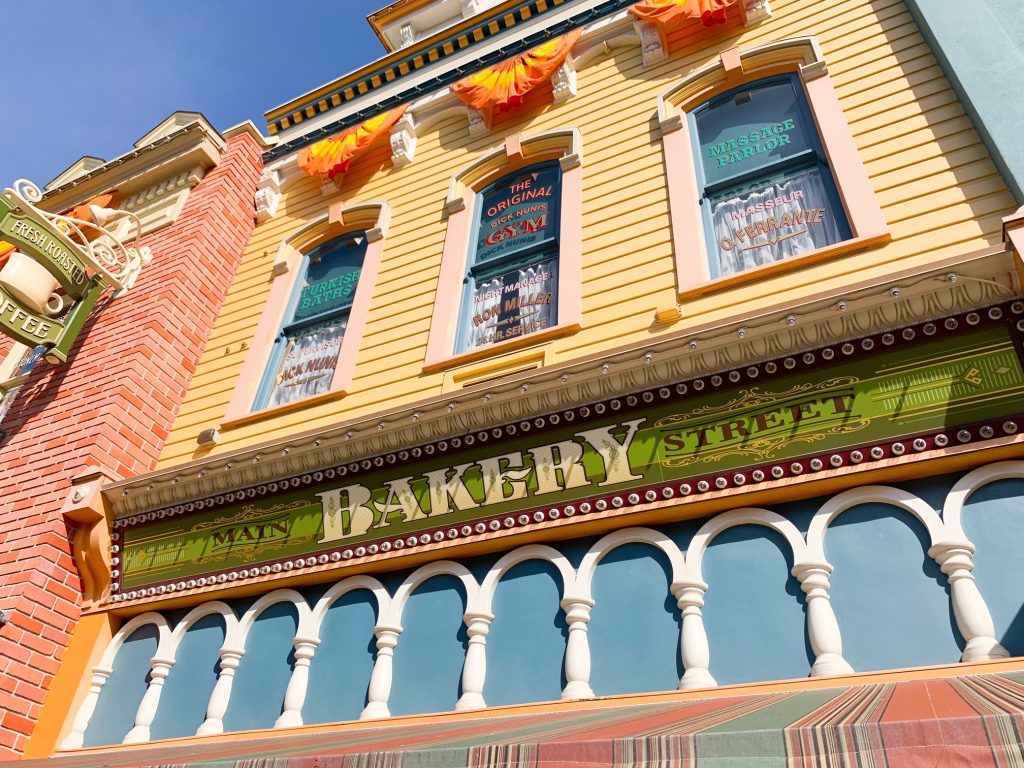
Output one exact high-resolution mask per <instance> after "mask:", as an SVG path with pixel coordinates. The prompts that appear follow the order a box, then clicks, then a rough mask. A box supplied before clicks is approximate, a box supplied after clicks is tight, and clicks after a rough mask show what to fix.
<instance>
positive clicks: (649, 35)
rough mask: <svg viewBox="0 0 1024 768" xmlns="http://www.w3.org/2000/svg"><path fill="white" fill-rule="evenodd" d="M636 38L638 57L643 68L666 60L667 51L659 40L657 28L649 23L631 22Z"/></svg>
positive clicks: (659, 35) (659, 34)
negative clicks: (638, 50)
mask: <svg viewBox="0 0 1024 768" xmlns="http://www.w3.org/2000/svg"><path fill="white" fill-rule="evenodd" d="M633 29H635V30H636V36H637V37H639V38H640V55H641V56H642V57H643V62H644V66H645V67H651V66H654V65H655V64H657V63H658V62H659V61H664V60H665V59H667V58H668V50H667V49H666V48H665V43H664V41H663V40H662V39H661V33H660V32H659V31H658V28H657V27H656V26H655V25H654V24H652V23H651V22H649V21H635V22H633Z"/></svg>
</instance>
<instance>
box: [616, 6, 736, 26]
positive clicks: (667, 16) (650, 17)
mask: <svg viewBox="0 0 1024 768" xmlns="http://www.w3.org/2000/svg"><path fill="white" fill-rule="evenodd" d="M735 2H736V0H641V2H639V3H637V4H636V5H634V6H632V7H630V9H629V10H630V12H631V13H632V14H633V15H634V16H636V17H637V18H638V19H642V20H643V21H652V22H654V23H655V24H656V25H657V26H658V28H659V29H660V30H664V29H665V27H673V26H675V25H676V24H678V23H679V22H681V21H684V20H686V19H700V22H701V24H703V25H704V26H705V27H710V26H713V25H715V24H722V23H724V22H725V20H726V18H725V9H726V8H728V7H729V6H730V5H732V4H733V3H735Z"/></svg>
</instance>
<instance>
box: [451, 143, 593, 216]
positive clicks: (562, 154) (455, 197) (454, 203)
mask: <svg viewBox="0 0 1024 768" xmlns="http://www.w3.org/2000/svg"><path fill="white" fill-rule="evenodd" d="M515 138H517V139H518V147H515V148H513V147H512V146H510V145H509V143H508V140H506V143H505V144H503V145H502V146H500V147H496V148H495V149H492V150H491V151H489V152H486V153H485V154H483V155H481V156H480V157H478V158H477V159H476V160H474V161H473V162H471V163H469V164H468V165H465V166H463V167H462V168H461V169H460V170H458V171H456V172H455V173H453V174H452V178H451V181H450V182H449V183H448V197H447V198H446V199H445V204H444V205H445V209H446V210H447V211H448V213H455V212H457V211H460V210H462V209H463V208H464V207H465V204H466V199H465V193H466V191H467V190H473V189H476V188H479V187H482V186H485V185H486V184H488V183H489V182H491V181H494V180H495V179H496V178H498V177H499V176H503V175H505V174H506V173H508V172H509V171H511V170H514V169H515V166H516V164H519V165H532V164H534V163H536V162H539V161H541V160H555V159H557V160H559V162H560V163H561V165H562V170H569V169H570V168H575V167H577V166H579V165H580V164H582V162H583V137H582V135H581V134H580V131H579V129H578V128H555V129H553V130H550V131H542V132H541V133H535V134H532V135H530V136H518V137H515ZM516 150H518V151H516ZM516 154H518V156H519V158H520V159H519V160H516V161H513V156H514V155H516Z"/></svg>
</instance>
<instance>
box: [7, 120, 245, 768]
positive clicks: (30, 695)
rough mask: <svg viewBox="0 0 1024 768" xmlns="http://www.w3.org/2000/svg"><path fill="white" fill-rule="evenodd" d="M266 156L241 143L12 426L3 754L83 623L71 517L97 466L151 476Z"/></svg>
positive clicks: (234, 142)
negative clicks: (79, 489)
mask: <svg viewBox="0 0 1024 768" xmlns="http://www.w3.org/2000/svg"><path fill="white" fill-rule="evenodd" d="M261 171H262V158H261V152H260V148H259V147H258V146H257V144H256V142H255V141H254V140H253V139H252V138H251V137H250V136H247V135H241V136H236V137H234V138H233V139H231V140H230V141H229V142H228V148H227V150H226V151H225V153H224V156H223V158H222V161H221V163H220V165H219V166H217V167H216V168H214V169H213V170H211V171H210V172H209V173H208V174H207V175H206V177H205V178H204V179H203V180H202V182H201V183H200V184H199V185H198V186H197V187H196V188H195V189H194V190H193V191H192V193H191V194H190V195H189V197H188V200H187V201H186V204H185V207H184V209H183V210H182V212H181V215H180V216H179V217H178V220H177V221H176V222H175V223H174V224H173V225H171V226H168V227H164V228H163V229H161V230H159V231H157V232H154V233H153V234H151V235H149V236H148V237H147V238H146V240H145V244H146V245H148V246H150V248H152V250H153V262H152V263H151V264H150V265H149V266H148V267H146V269H144V270H143V272H142V275H141V277H140V278H139V281H138V282H137V283H136V285H135V287H134V288H133V289H132V290H131V291H130V292H129V293H128V294H127V295H126V296H124V297H122V298H120V299H116V300H110V298H109V294H108V296H106V297H105V298H104V299H102V300H101V303H100V305H99V306H98V308H97V310H96V311H95V312H94V313H93V317H92V319H91V321H90V323H89V325H87V326H86V329H85V331H84V333H83V336H82V337H80V339H79V342H78V344H77V345H76V347H75V350H74V353H73V356H72V357H71V358H70V359H69V361H68V363H67V364H66V365H63V366H59V367H51V366H49V365H48V364H46V363H45V362H42V363H40V364H38V365H37V366H36V368H35V370H34V371H33V372H32V375H31V377H30V379H29V381H28V382H27V383H26V384H25V385H24V386H23V387H22V388H21V390H19V392H18V393H17V396H16V400H15V401H14V403H13V404H12V406H11V410H10V411H9V413H8V415H7V416H6V417H5V418H4V420H3V422H2V424H0V429H2V430H3V431H4V433H5V436H4V437H3V439H2V440H0V608H2V609H4V610H6V611H9V612H10V617H11V618H10V623H9V624H7V625H6V626H4V627H3V628H2V629H0V757H3V756H14V755H16V754H17V753H19V752H20V751H21V750H22V747H23V745H24V742H25V739H26V737H27V735H28V734H29V733H31V731H32V727H33V724H34V723H35V720H36V718H37V716H38V713H39V708H40V705H41V703H42V700H43V697H44V695H45V694H46V691H47V689H48V687H49V684H50V681H51V680H52V679H53V676H54V673H55V672H56V670H57V666H58V665H59V663H60V660H61V656H62V654H63V652H64V649H65V647H66V645H67V642H68V638H69V636H70V633H71V630H72V628H73V627H74V624H75V622H76V620H77V619H78V615H79V601H80V592H81V584H80V581H79V578H78V574H77V572H76V569H75V564H74V561H73V560H72V556H71V551H70V547H69V543H68V530H67V527H66V525H65V522H64V519H63V517H62V516H61V514H60V508H61V505H62V502H63V500H64V497H65V496H66V494H67V491H68V488H69V487H70V483H71V479H72V478H73V477H74V476H75V475H76V474H78V473H79V472H81V471H82V470H83V469H85V468H86V467H100V468H104V469H106V470H108V471H109V472H110V473H111V474H114V475H117V476H119V477H128V476H131V475H136V474H139V473H142V472H146V471H148V470H151V469H152V468H153V467H154V466H155V464H156V461H157V457H158V456H159V454H160V450H161V448H162V446H163V443H164V441H165V440H166V438H167V434H168V431H169V430H170V427H171V423H172V421H173V420H174V417H175V415H176V413H177V411H178V407H179V406H180V404H181V401H182V398H183V397H184V395H185V391H186V390H187V388H188V386H189V381H190V379H191V377H192V374H193V372H194V371H195V367H196V364H197V363H198V361H199V356H200V354H201V353H202V350H203V346H204V345H205V343H206V338H207V336H208V334H209V331H210V329H211V328H212V326H213V322H214V319H215V318H216V316H217V313H218V312H219V310H220V306H221V303H222V301H223V298H224V294H225V292H226V291H227V289H228V287H229V286H230V284H231V279H232V276H233V274H234V272H235V269H236V268H237V266H238V262H239V259H240V258H241V255H242V250H243V249H244V248H245V246H246V244H247V243H248V240H249V236H250V234H251V233H252V229H253V215H254V210H253V195H254V193H255V190H256V182H257V180H258V179H259V176H260V172H261Z"/></svg>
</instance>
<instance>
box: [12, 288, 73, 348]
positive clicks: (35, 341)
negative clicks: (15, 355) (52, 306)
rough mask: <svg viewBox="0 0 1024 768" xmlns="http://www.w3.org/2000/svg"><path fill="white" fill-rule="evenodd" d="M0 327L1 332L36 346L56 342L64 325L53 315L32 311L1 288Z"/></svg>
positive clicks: (23, 342)
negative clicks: (43, 314)
mask: <svg viewBox="0 0 1024 768" xmlns="http://www.w3.org/2000/svg"><path fill="white" fill-rule="evenodd" d="M0 329H2V330H0V333H3V334H4V335H5V336H10V337H11V338H13V339H14V340H15V341H19V342H21V343H22V344H27V345H28V346H30V347H35V346H38V345H40V344H46V345H53V344H56V343H57V341H58V340H59V339H60V335H61V333H62V332H63V330H64V326H63V325H61V323H60V322H59V321H57V320H54V319H53V318H52V317H43V316H42V315H37V314H35V313H33V312H30V311H29V310H27V309H25V307H23V306H22V305H21V303H20V302H18V300H17V299H15V298H14V297H12V296H11V295H10V294H9V293H7V291H5V290H4V289H3V288H0Z"/></svg>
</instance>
